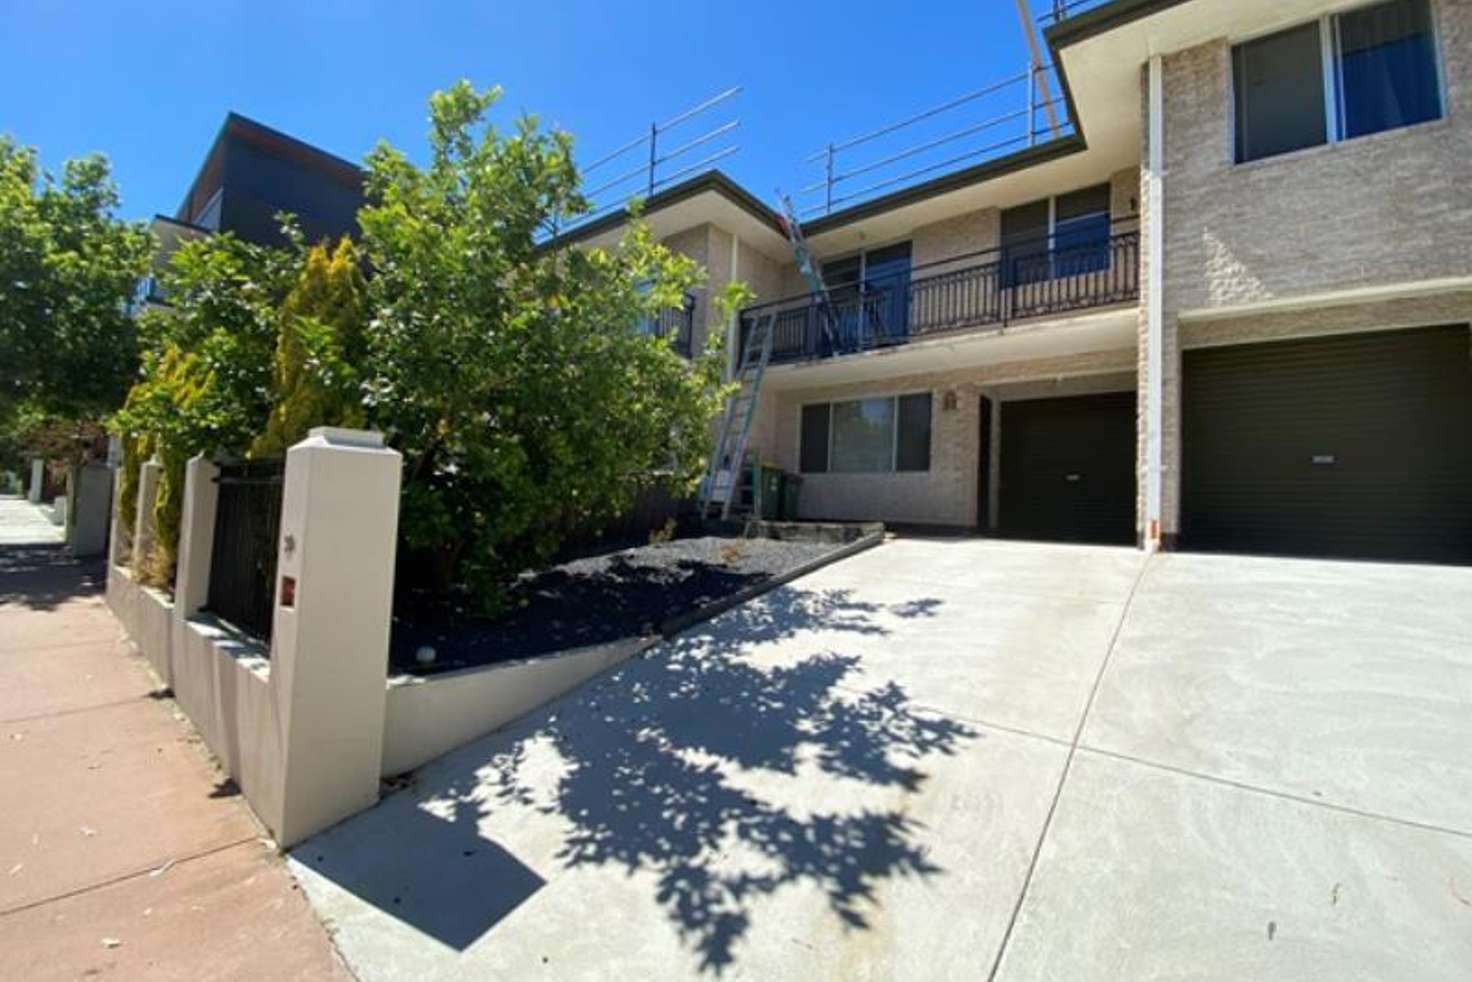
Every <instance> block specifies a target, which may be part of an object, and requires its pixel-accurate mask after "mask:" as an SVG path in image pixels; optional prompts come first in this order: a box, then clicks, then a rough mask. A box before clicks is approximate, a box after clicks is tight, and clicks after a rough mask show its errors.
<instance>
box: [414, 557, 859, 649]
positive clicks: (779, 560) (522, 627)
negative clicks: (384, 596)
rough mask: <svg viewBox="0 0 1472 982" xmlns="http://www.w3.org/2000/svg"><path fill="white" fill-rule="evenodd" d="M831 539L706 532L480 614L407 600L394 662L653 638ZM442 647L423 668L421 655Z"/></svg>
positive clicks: (531, 589) (583, 562)
mask: <svg viewBox="0 0 1472 982" xmlns="http://www.w3.org/2000/svg"><path fill="white" fill-rule="evenodd" d="M836 548H838V546H835V545H833V544H831V543H815V542H779V541H777V540H774V539H742V538H724V537H718V536H702V537H696V538H688V539H676V540H674V541H672V542H664V543H659V544H651V545H642V546H636V547H634V548H627V549H621V550H614V551H609V552H605V553H603V554H601V555H594V556H589V557H586V558H582V559H574V560H570V561H568V562H564V563H561V564H559V565H557V566H553V567H551V568H549V569H547V570H544V571H543V572H541V573H528V574H524V575H523V576H522V578H521V581H520V583H518V585H517V588H516V591H515V598H514V605H513V607H512V609H511V610H509V611H508V612H507V613H506V614H504V615H502V616H501V617H498V618H495V619H494V620H484V619H475V618H472V617H470V616H468V615H467V614H465V613H463V612H462V611H460V610H457V609H456V606H455V604H454V603H452V602H450V601H443V600H442V601H435V602H430V601H427V600H424V599H422V598H421V599H418V600H409V601H408V602H401V603H400V605H399V608H398V609H396V610H395V615H394V622H393V633H392V639H391V642H390V645H389V661H390V663H391V667H392V668H393V669H394V670H395V671H406V672H412V673H414V674H430V673H434V672H444V671H450V670H453V669H457V668H466V667H469V666H473V665H488V664H491V663H493V662H498V661H509V660H513V659H517V658H529V657H531V656H534V655H544V654H550V653H552V652H556V651H564V650H566V649H568V648H579V647H583V646H585V645H592V644H603V643H607V642H609V641H617V640H618V639H620V638H627V637H631V636H635V635H647V634H653V633H655V632H656V631H657V630H658V627H659V625H660V624H662V623H663V622H665V621H667V620H669V619H670V618H672V617H676V616H679V615H681V614H685V613H689V612H690V611H693V610H696V609H698V608H700V607H704V606H705V605H706V604H709V603H712V602H714V601H716V600H720V599H722V598H724V597H728V596H730V595H731V594H733V593H735V592H737V591H738V590H741V589H743V588H745V587H748V586H752V585H754V584H757V583H760V582H762V581H764V580H768V579H771V578H772V577H773V576H776V575H779V574H781V573H785V572H787V571H788V570H792V569H796V568H797V567H798V566H801V565H803V564H804V563H807V562H810V561H811V560H814V559H816V558H818V557H819V556H821V555H823V554H825V553H827V552H830V551H832V550H834V549H836ZM422 645H430V646H432V647H434V649H435V660H434V663H433V664H432V665H431V666H429V667H428V668H423V667H420V666H419V665H418V664H417V663H416V660H415V652H416V651H417V650H418V649H419V648H420V647H421V646H422Z"/></svg>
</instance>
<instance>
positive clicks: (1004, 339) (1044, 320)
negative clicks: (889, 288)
mask: <svg viewBox="0 0 1472 982" xmlns="http://www.w3.org/2000/svg"><path fill="white" fill-rule="evenodd" d="M1138 311H1139V303H1138V302H1137V301H1130V302H1128V303H1123V304H1117V305H1115V306H1112V307H1106V308H1102V309H1100V308H1093V309H1090V310H1085V311H1075V312H1071V313H1068V314H1062V315H1057V316H1044V317H1034V318H1031V319H1028V320H1019V321H1013V322H1011V323H1008V324H1005V325H998V324H982V325H978V326H977V327H975V328H969V329H968V328H961V329H957V330H953V331H947V332H944V333H936V334H932V335H928V336H926V335H921V336H918V337H915V338H914V339H912V340H909V341H906V342H903V343H900V344H893V345H886V346H884V347H878V348H871V349H869V350H866V351H859V352H855V353H852V354H843V355H833V356H829V357H826V358H813V359H806V360H803V361H788V362H780V363H773V364H772V365H771V366H770V367H769V368H768V369H767V374H766V377H765V379H764V380H763V382H762V385H763V386H764V387H766V388H768V389H776V390H782V389H794V388H807V387H809V386H813V385H838V384H844V383H848V382H862V381H868V380H871V379H881V378H894V377H896V376H900V375H918V374H924V373H928V372H938V371H955V370H957V369H966V368H979V367H982V366H986V365H999V364H1005V363H1008V362H1019V361H1034V360H1041V359H1052V358H1064V357H1068V356H1070V355H1088V354H1094V353H1098V352H1104V351H1117V350H1120V349H1126V348H1127V349H1131V350H1133V349H1134V348H1135V347H1136V342H1137V336H1138V326H1139V325H1138Z"/></svg>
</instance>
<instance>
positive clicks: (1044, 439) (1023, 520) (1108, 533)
mask: <svg viewBox="0 0 1472 982" xmlns="http://www.w3.org/2000/svg"><path fill="white" fill-rule="evenodd" d="M1001 412H1002V447H1001V452H1002V460H1001V465H1002V488H1001V501H1000V505H1001V513H1000V515H999V517H1000V519H1001V528H1002V532H1003V533H1004V534H1006V535H1015V536H1019V537H1023V538H1030V539H1062V540H1067V541H1075V542H1122V543H1128V542H1133V541H1135V394H1134V393H1133V392H1110V393H1106V394H1104V395H1094V396H1076V397H1071V398H1067V399H1030V400H1025V401H1021V402H1004V403H1002V408H1001Z"/></svg>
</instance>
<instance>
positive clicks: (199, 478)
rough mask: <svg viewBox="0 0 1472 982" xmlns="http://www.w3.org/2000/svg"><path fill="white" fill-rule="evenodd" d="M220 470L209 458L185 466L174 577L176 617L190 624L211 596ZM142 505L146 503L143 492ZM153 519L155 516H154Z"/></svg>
mask: <svg viewBox="0 0 1472 982" xmlns="http://www.w3.org/2000/svg"><path fill="white" fill-rule="evenodd" d="M219 472H220V469H219V468H218V467H216V466H215V462H214V461H212V460H210V459H209V458H207V457H204V456H199V457H192V458H190V460H189V463H188V464H186V465H184V504H183V509H182V514H180V516H179V550H178V567H177V569H176V571H175V573H174V616H175V617H176V618H177V619H179V620H187V619H189V618H191V617H193V616H194V615H195V614H197V613H199V610H200V608H201V607H203V606H204V605H205V602H206V601H207V600H208V599H209V594H210V556H211V554H212V553H213V552H214V550H215V503H216V502H217V501H218V500H219V497H220V494H219V487H218V486H217V485H216V484H215V476H216V475H217V474H219ZM138 500H139V502H140V503H141V502H142V501H143V495H142V490H141V488H140V492H139V497H138ZM150 518H151V514H150Z"/></svg>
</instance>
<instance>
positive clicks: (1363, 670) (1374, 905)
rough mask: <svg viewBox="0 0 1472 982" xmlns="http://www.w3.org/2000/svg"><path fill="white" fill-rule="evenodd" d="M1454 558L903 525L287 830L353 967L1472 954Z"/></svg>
mask: <svg viewBox="0 0 1472 982" xmlns="http://www.w3.org/2000/svg"><path fill="white" fill-rule="evenodd" d="M1468 748H1472V569H1448V568H1435V567H1416V566H1376V565H1367V564H1354V563H1318V562H1301V561H1291V560H1261V559H1241V558H1228V557H1205V556H1189V555H1168V556H1161V557H1156V558H1153V559H1150V560H1146V559H1144V558H1143V557H1141V556H1140V555H1139V554H1138V553H1136V552H1134V551H1131V550H1123V549H1105V548H1088V547H1069V546H1051V545H1037V544H1027V543H1005V542H988V541H981V540H950V541H947V540H898V541H894V542H891V543H889V544H887V545H885V546H883V547H881V548H879V549H875V550H872V551H870V552H867V553H864V554H862V555H860V556H858V557H855V558H854V559H851V560H848V561H846V562H843V563H840V564H838V565H835V566H831V567H828V568H826V569H824V570H822V571H820V572H818V573H816V574H814V575H812V576H809V577H806V578H804V579H802V580H800V581H797V582H795V583H794V584H792V585H790V586H788V587H786V588H783V589H781V590H778V591H775V592H773V593H771V594H768V595H767V596H766V597H765V598H762V599H761V600H758V601H756V602H753V603H751V604H748V605H746V606H744V607H742V608H739V609H737V610H734V611H731V612H730V613H728V614H727V615H724V616H723V617H721V618H719V619H718V620H716V621H714V622H712V623H711V624H708V625H705V626H704V627H702V628H699V629H697V630H694V631H692V632H690V633H689V634H687V635H686V636H684V637H682V638H680V639H678V640H676V641H674V642H672V643H669V644H666V645H663V646H661V647H659V648H657V649H654V650H653V651H652V652H651V653H650V655H649V656H648V657H646V658H644V659H642V660H639V661H637V662H633V663H630V664H629V665H627V666H625V667H623V668H622V669H621V670H619V671H617V672H615V673H613V674H611V675H610V676H607V677H605V678H603V679H601V680H599V681H598V682H597V683H595V684H594V685H592V686H591V687H589V688H587V689H585V690H583V691H581V692H578V693H575V694H574V695H572V696H570V697H568V698H566V699H564V700H562V701H560V702H558V703H555V704H553V705H552V706H549V707H547V708H545V709H544V710H542V711H540V712H537V713H535V714H533V715H532V716H531V717H530V718H528V719H526V720H524V721H522V722H521V723H520V724H517V725H515V726H513V727H512V728H510V729H509V730H508V731H505V732H503V733H499V734H494V735H492V736H491V737H489V738H486V739H484V740H481V741H479V742H477V743H475V744H472V745H470V746H468V747H465V748H462V749H461V750H459V751H457V752H455V753H452V754H450V755H449V756H447V757H445V758H442V759H441V760H439V761H437V762H435V763H434V764H431V765H429V766H428V767H426V768H424V769H423V770H422V771H421V772H420V773H418V774H417V775H416V776H415V779H414V783H413V784H412V786H411V787H410V788H408V789H407V790H405V791H403V792H401V793H399V794H396V795H394V796H392V797H390V798H388V799H386V800H385V801H384V802H383V803H382V804H381V805H380V806H379V807H377V808H375V809H373V810H372V811H370V812H367V813H365V814H363V815H361V816H358V817H357V818H354V819H352V820H350V821H348V822H346V823H343V824H342V825H340V826H338V827H337V828H336V829H333V830H330V831H329V832H328V833H326V834H324V835H322V836H319V837H317V838H316V839H314V840H311V841H309V842H308V843H306V844H304V845H303V846H302V847H300V848H298V849H297V850H295V851H294V853H293V854H292V858H291V864H292V868H293V870H294V871H295V872H296V873H297V875H298V877H299V878H300V879H301V881H302V882H303V884H304V885H305V886H306V888H307V891H308V894H309V896H310V897H311V899H312V901H313V903H314V904H315V905H316V906H317V908H318V910H319V911H320V912H321V913H322V914H323V915H324V916H325V917H326V918H328V919H329V920H330V922H331V923H332V924H333V925H334V930H335V937H336V940H337V942H338V945H339V947H340V948H341V950H342V951H343V953H344V955H345V956H346V957H347V959H348V961H349V964H351V965H352V966H353V968H354V969H355V971H357V973H358V974H359V975H360V977H361V978H362V979H364V980H377V979H385V980H387V979H399V978H415V979H458V978H476V979H525V978H557V979H595V978H626V977H645V978H661V979H664V978H680V977H703V976H711V977H714V976H720V977H723V978H732V979H793V980H808V979H845V980H847V979H968V980H969V979H1004V980H1008V982H1014V980H1037V979H1057V980H1066V982H1078V980H1092V979H1098V980H1116V979H1222V980H1241V979H1300V978H1332V979H1336V980H1344V979H1364V980H1370V979H1377V980H1378V979H1416V980H1440V979H1446V980H1452V979H1457V980H1464V979H1466V978H1469V977H1472V754H1469V753H1468Z"/></svg>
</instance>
